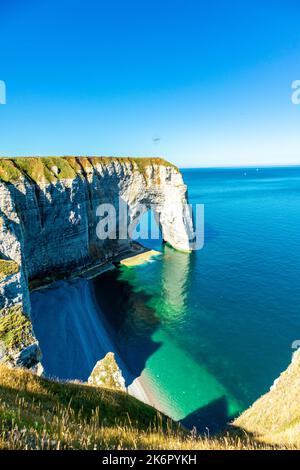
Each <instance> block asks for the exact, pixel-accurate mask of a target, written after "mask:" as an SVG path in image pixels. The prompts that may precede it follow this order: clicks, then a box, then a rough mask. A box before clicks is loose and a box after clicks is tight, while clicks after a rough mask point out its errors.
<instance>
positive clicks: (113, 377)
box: [88, 352, 126, 392]
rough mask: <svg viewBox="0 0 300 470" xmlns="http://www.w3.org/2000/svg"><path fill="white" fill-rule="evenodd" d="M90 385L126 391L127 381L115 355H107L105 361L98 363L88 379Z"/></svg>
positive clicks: (110, 353)
mask: <svg viewBox="0 0 300 470" xmlns="http://www.w3.org/2000/svg"><path fill="white" fill-rule="evenodd" d="M88 383H89V385H94V386H95V387H106V388H113V389H116V390H122V391H123V392H125V391H126V387H125V379H124V377H123V375H122V371H121V370H120V368H119V366H118V364H117V362H116V359H115V355H114V353H112V352H109V353H107V354H106V356H105V357H104V358H103V359H101V360H100V361H98V362H97V364H96V365H95V367H94V369H93V370H92V372H91V375H90V376H89V378H88Z"/></svg>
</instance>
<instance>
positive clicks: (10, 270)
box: [0, 259, 19, 281]
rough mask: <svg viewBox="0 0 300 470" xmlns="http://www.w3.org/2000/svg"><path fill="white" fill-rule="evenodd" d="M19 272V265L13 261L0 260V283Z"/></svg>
mask: <svg viewBox="0 0 300 470" xmlns="http://www.w3.org/2000/svg"><path fill="white" fill-rule="evenodd" d="M17 272H19V265H18V263H16V262H15V261H12V260H6V259H0V281H1V280H2V279H5V278H6V277H8V276H11V275H12V274H16V273H17Z"/></svg>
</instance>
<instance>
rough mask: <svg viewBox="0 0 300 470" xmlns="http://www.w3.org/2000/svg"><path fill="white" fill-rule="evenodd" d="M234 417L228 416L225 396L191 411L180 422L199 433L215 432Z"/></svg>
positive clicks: (219, 430) (210, 433) (220, 429)
mask: <svg viewBox="0 0 300 470" xmlns="http://www.w3.org/2000/svg"><path fill="white" fill-rule="evenodd" d="M234 418H235V416H230V413H229V410H228V403H227V398H226V397H225V396H223V397H220V398H217V399H216V400H213V401H211V402H210V403H209V404H208V405H206V406H203V407H201V408H199V409H198V410H196V411H193V412H192V413H190V414H189V415H188V416H186V417H185V418H184V419H182V420H181V423H182V424H183V425H184V426H185V427H187V428H188V429H192V428H194V427H195V428H196V429H197V432H198V433H200V434H209V435H212V434H217V433H219V432H221V431H222V430H224V428H225V427H226V426H227V425H228V424H229V423H230V422H231V421H232V420H233V419H234Z"/></svg>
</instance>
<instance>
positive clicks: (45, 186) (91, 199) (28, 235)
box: [0, 157, 192, 315]
mask: <svg viewBox="0 0 300 470" xmlns="http://www.w3.org/2000/svg"><path fill="white" fill-rule="evenodd" d="M119 198H121V199H122V201H123V203H124V204H125V205H126V206H127V209H128V211H129V221H130V222H132V220H133V217H134V215H133V213H134V209H135V208H136V207H137V205H138V204H143V205H145V206H146V207H147V208H149V207H150V206H155V213H156V214H157V216H159V219H160V227H161V231H162V235H163V238H164V240H165V241H166V242H169V243H170V244H171V245H172V246H173V247H174V248H177V249H181V250H188V249H189V233H190V232H191V230H192V220H191V218H190V216H189V214H188V213H187V212H186V211H184V210H183V209H184V205H185V203H186V202H187V201H186V186H185V185H184V184H183V181H182V177H181V174H180V172H179V171H178V169H177V168H175V167H174V166H173V165H171V164H169V163H167V162H165V161H164V160H161V159H130V158H102V157H91V158H88V157H55V158H14V159H6V158H2V159H0V258H1V259H2V265H4V266H5V263H9V262H11V261H14V262H15V263H16V264H17V267H18V269H16V270H15V271H14V272H12V273H10V272H9V271H8V274H7V270H5V269H4V271H3V272H2V275H1V273H0V309H1V308H2V309H3V308H4V309H7V308H8V307H10V306H12V305H16V304H18V303H21V304H22V307H23V311H24V313H25V315H30V301H29V289H28V282H29V281H31V280H35V279H40V278H45V277H47V276H49V275H52V276H53V273H55V275H57V276H59V275H67V274H71V273H72V272H74V271H76V270H81V269H85V268H88V267H90V266H93V265H95V264H101V263H103V262H105V261H108V260H110V259H113V258H114V257H115V256H117V255H120V254H122V253H123V252H126V251H128V250H129V249H130V248H131V240H130V239H123V240H120V239H116V240H108V239H107V240H100V239H99V238H98V237H97V233H96V226H97V223H98V222H99V220H100V218H99V216H97V212H96V211H97V208H98V206H99V205H100V204H103V203H112V204H113V205H114V206H115V207H116V209H117V221H118V219H119V213H118V206H119ZM131 211H132V213H131ZM3 312H4V310H3Z"/></svg>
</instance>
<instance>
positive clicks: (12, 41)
mask: <svg viewBox="0 0 300 470" xmlns="http://www.w3.org/2000/svg"><path fill="white" fill-rule="evenodd" d="M296 79H300V2H299V0H281V1H279V0H272V1H271V0H251V1H250V0H243V1H242V0H236V1H234V0H215V1H213V0H210V1H209V0H203V1H201V0H105V1H103V0H98V1H96V0H94V1H92V0H85V1H84V0H81V1H79V0H47V1H46V0H27V1H26V2H25V1H24V0H0V80H4V81H5V82H6V87H7V104H6V105H0V154H1V155H72V154H76V155H132V156H152V155H153V156H163V157H165V158H167V159H168V160H171V161H173V162H174V163H176V164H178V165H179V166H182V167H184V166H230V165H257V166H258V165H263V164H293V163H298V164H300V105H299V106H296V105H293V104H292V102H291V94H292V89H291V83H292V81H293V80H296Z"/></svg>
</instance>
